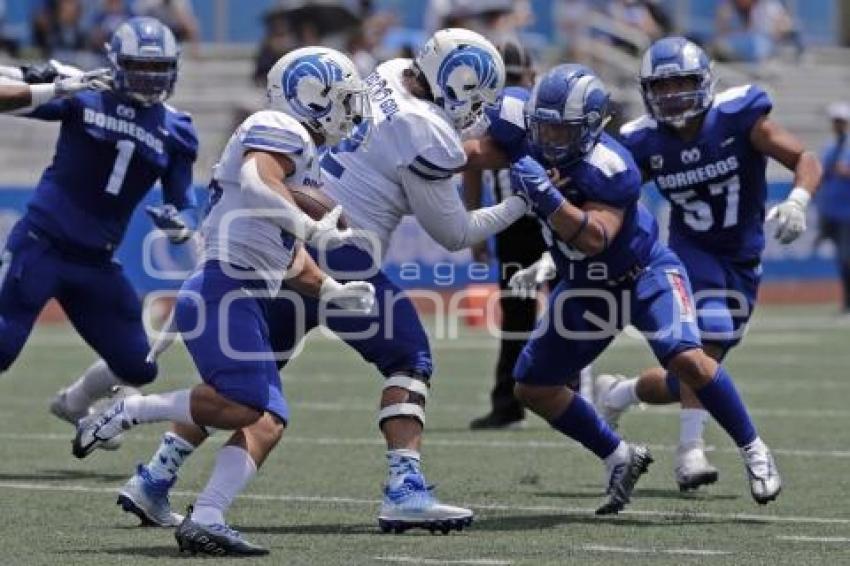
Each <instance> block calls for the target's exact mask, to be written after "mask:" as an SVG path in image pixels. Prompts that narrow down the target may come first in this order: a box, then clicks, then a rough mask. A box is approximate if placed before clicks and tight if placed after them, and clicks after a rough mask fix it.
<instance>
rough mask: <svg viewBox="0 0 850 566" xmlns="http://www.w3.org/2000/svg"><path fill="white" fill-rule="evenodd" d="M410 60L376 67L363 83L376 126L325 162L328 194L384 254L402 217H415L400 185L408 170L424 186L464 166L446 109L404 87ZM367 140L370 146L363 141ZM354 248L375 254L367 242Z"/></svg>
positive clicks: (461, 148)
mask: <svg viewBox="0 0 850 566" xmlns="http://www.w3.org/2000/svg"><path fill="white" fill-rule="evenodd" d="M411 63H412V61H411V60H410V59H393V60H391V61H387V62H386V63H383V64H381V65H379V66H378V68H377V69H376V70H375V72H374V73H372V74H371V75H369V76H368V77H367V78H366V80H365V82H366V86H367V88H368V89H369V99H370V101H371V103H372V112H373V113H374V116H375V120H374V123H373V124H372V125H371V127H369V128H368V129H369V131H368V132H367V131H366V130H367V126H366V125H365V124H364V125H363V126H361V127H360V130H362V131H359V132H358V136H357V139H352V140H347V141H344V142H342V143H341V144H339V145H338V146H336V147H335V148H334V149H333V150H331V151H330V152H328V153H327V154H325V156H324V157H323V158H322V181H323V182H324V187H325V191H326V192H327V193H328V195H329V196H331V197H332V198H333V199H334V200H335V201H336V202H337V203H339V204H341V205H342V208H343V210H344V211H345V215H346V217H347V218H348V222H349V224H350V225H351V227H352V228H355V229H357V230H364V231H369V232H371V233H372V234H373V235H374V237H376V238H377V241H378V243H379V244H380V246H381V247H380V250H379V253H380V256H381V257H383V255H384V254H385V253H386V250H387V247H388V245H389V241H390V237H391V236H392V233H393V231H394V230H395V228H396V226H398V224H399V222H400V221H401V219H402V217H404V216H405V215H408V214H411V213H412V211H411V207H410V203H409V202H408V199H407V196H406V194H405V191H404V189H403V188H402V185H401V178H400V173H399V172H400V170H402V169H404V168H407V169H409V170H410V171H413V172H414V173H416V174H417V175H418V176H419V177H421V178H422V179H424V180H426V181H434V180H441V179H448V178H449V177H451V176H452V175H453V174H454V173H456V172H457V171H458V170H459V169H460V168H461V167H463V165H464V164H465V163H466V154H465V153H464V151H463V144H462V143H461V140H460V136H459V135H458V133H457V131H456V130H455V129H454V127H453V126H452V123H451V120H450V118H449V117H448V115H447V114H446V113H445V112H444V111H443V109H442V108H440V107H439V106H437V105H436V104H434V103H432V102H429V101H427V100H422V99H419V98H416V97H414V96H413V95H411V94H410V93H409V92H408V91H407V89H406V88H404V86H403V85H402V72H403V71H404V69H407V68H409V67H410V66H411ZM364 135H366V138H365V139H366V142H365V143H360V142H359V139H361V138H362V136H364ZM354 242H355V244H358V245H360V246H361V247H364V248H366V249H369V250H370V251H371V250H374V244H372V245H369V244H368V243H366V242H364V241H363V240H359V241H358V239H355V240H354Z"/></svg>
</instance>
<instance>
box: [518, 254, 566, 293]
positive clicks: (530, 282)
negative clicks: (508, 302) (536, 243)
mask: <svg viewBox="0 0 850 566" xmlns="http://www.w3.org/2000/svg"><path fill="white" fill-rule="evenodd" d="M556 274H557V270H556V269H555V262H554V260H553V259H552V254H550V253H549V252H544V253H543V255H542V256H540V259H538V260H537V261H535V262H534V263H532V264H531V265H529V266H528V267H526V268H525V269H520V270H519V271H517V272H516V273H514V274H513V276H512V277H511V279H510V281H508V286H509V287H510V288H511V290H512V291H513V292H514V294H515V295H517V296H519V297H523V298H527V299H532V298H534V295H535V293H536V292H537V287H539V286H540V285H541V284H543V283H545V282H546V281H549V280H551V279H554V278H555V275H556Z"/></svg>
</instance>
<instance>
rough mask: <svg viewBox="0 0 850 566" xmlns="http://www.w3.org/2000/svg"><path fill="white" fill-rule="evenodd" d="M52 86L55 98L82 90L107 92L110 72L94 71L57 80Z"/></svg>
mask: <svg viewBox="0 0 850 566" xmlns="http://www.w3.org/2000/svg"><path fill="white" fill-rule="evenodd" d="M53 85H54V87H55V88H56V96H69V95H72V94H76V93H78V92H80V91H82V90H109V89H110V88H112V72H111V71H110V70H109V69H95V70H94V71H89V72H87V73H83V74H81V75H77V76H70V77H61V78H57V79H56V80H55V81H53Z"/></svg>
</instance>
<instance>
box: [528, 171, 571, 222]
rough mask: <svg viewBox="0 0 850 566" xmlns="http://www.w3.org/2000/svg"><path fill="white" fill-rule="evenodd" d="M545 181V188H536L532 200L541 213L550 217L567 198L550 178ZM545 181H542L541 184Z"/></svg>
mask: <svg viewBox="0 0 850 566" xmlns="http://www.w3.org/2000/svg"><path fill="white" fill-rule="evenodd" d="M544 183H545V188H539V189H537V190H535V191H534V193H533V195H534V196H532V197H531V200H532V201H533V202H534V205H535V206H536V207H537V210H538V212H539V214H540V215H541V216H542V217H543V218H549V216H551V215H552V213H554V212H555V211H556V210H558V209H559V208H561V205H562V204H564V201H565V200H566V199H565V198H564V195H562V194H561V192H560V191H559V190H558V189H556V188H555V187H554V186H553V185H552V183H550V182H549V181H548V180H547V181H544ZM544 183H541V185H543V184H544Z"/></svg>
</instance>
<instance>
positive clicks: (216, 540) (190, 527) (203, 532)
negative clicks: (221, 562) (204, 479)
mask: <svg viewBox="0 0 850 566" xmlns="http://www.w3.org/2000/svg"><path fill="white" fill-rule="evenodd" d="M174 538H175V539H176V540H177V546H179V547H180V552H181V553H182V552H188V553H189V554H191V555H193V556H194V555H196V554H207V555H210V556H265V555H266V554H268V553H269V550H268V549H267V548H263V547H262V546H259V545H256V544H254V543H252V542H248V541H247V540H245V539H244V538H243V537H242V535H241V534H240V533H239V531H237V530H234V529H231V528H230V527H228V526H227V525H201V524H200V523H196V522H195V521H193V520H192V508H191V507H190V508H189V511H188V512H187V513H186V517H185V518H184V519H183V521H182V522H181V523H180V526H178V527H177V530H175V531H174Z"/></svg>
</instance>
